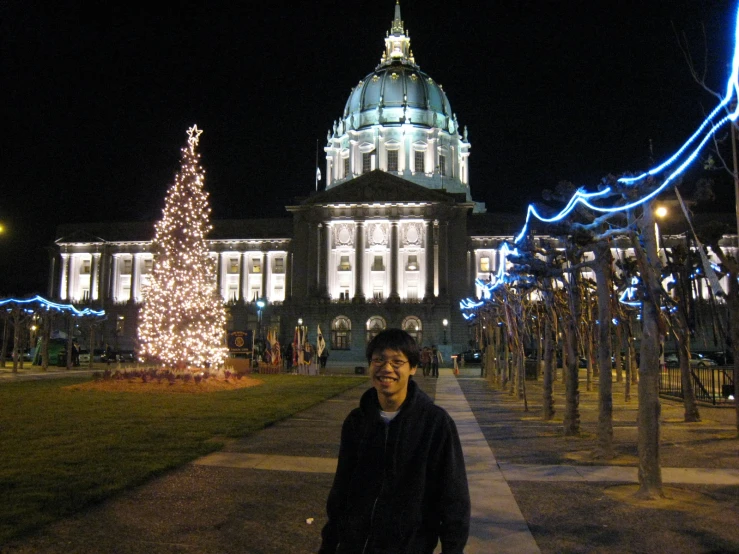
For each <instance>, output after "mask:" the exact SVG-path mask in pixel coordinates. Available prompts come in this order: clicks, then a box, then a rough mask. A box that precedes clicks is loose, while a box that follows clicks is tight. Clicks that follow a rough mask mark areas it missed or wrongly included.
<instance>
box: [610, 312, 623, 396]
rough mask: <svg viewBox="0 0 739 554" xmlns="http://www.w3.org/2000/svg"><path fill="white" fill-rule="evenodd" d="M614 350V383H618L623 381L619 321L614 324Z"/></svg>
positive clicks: (621, 340)
mask: <svg viewBox="0 0 739 554" xmlns="http://www.w3.org/2000/svg"><path fill="white" fill-rule="evenodd" d="M615 327H616V341H615V343H616V348H614V349H613V365H615V366H616V368H615V369H616V382H617V383H620V382H622V381H623V380H624V374H623V370H622V367H621V366H622V360H621V344H622V342H623V339H622V338H621V321H619V322H618V323H617V324H616V326H615Z"/></svg>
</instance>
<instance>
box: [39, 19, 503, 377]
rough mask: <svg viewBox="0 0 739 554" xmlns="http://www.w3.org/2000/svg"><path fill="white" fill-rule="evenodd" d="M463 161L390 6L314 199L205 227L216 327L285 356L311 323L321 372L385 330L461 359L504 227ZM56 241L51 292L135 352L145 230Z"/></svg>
mask: <svg viewBox="0 0 739 554" xmlns="http://www.w3.org/2000/svg"><path fill="white" fill-rule="evenodd" d="M337 109H340V107H337ZM470 149H471V145H470V142H469V140H468V134H467V129H466V127H464V128H460V125H459V123H458V120H457V116H456V115H455V114H454V112H453V111H452V108H451V105H450V102H449V99H448V98H447V95H446V92H445V91H444V89H443V88H442V86H441V84H439V83H437V82H436V81H435V80H434V79H433V78H432V77H430V76H429V75H428V74H427V73H425V72H424V71H422V70H421V69H420V67H419V66H418V65H417V64H416V61H415V58H414V55H413V52H412V51H411V44H410V38H409V36H408V33H407V32H406V31H405V29H404V25H403V21H402V19H401V13H400V5H399V4H396V5H395V14H394V19H393V21H392V23H391V28H390V31H389V32H388V33H387V36H386V37H385V49H384V51H383V53H382V56H381V59H380V63H379V65H378V66H377V67H376V68H375V69H374V71H372V72H371V73H369V74H368V75H366V76H365V77H364V78H363V79H361V80H360V81H359V82H358V83H357V85H356V86H355V87H354V88H353V89H352V90H351V91H350V92H349V96H348V99H347V101H346V104H345V106H344V109H343V112H342V113H341V117H340V118H338V119H337V120H336V121H335V122H334V123H333V126H332V128H331V130H330V131H329V133H328V136H327V141H326V145H325V147H324V152H325V155H326V165H325V173H326V180H325V183H326V186H325V189H324V190H322V191H320V192H316V193H314V194H311V195H310V196H309V197H308V198H306V199H305V200H303V201H300V202H296V203H294V204H293V205H290V206H287V207H286V209H287V212H288V214H289V217H286V218H284V219H250V220H231V221H223V220H220V221H219V220H215V221H213V225H214V230H213V232H212V233H211V234H210V235H209V237H208V240H209V245H210V250H211V255H212V257H213V259H214V261H215V263H216V267H217V282H218V287H219V290H220V292H221V295H222V297H223V299H224V301H225V302H226V303H227V305H228V310H229V320H228V326H229V331H232V332H241V331H245V330H252V331H254V332H255V333H256V334H257V335H258V336H265V335H266V334H267V331H270V332H271V331H274V333H275V335H276V336H277V337H278V338H279V339H280V342H281V343H282V344H286V343H290V342H292V340H293V335H294V331H295V328H296V326H297V325H302V326H304V327H307V330H308V339H309V340H310V341H311V342H313V343H315V342H316V338H317V337H316V333H317V330H318V327H319V326H320V329H321V331H322V334H323V336H324V338H325V339H326V344H327V346H328V348H329V350H330V352H331V354H330V358H329V363H330V364H345V365H346V364H351V365H354V364H356V365H359V363H362V360H363V358H364V349H365V347H366V344H367V342H368V341H369V340H370V339H371V338H372V337H373V336H374V335H375V334H376V333H378V332H379V331H380V330H382V329H384V328H388V327H401V328H404V329H406V330H407V331H409V332H410V333H411V334H413V335H414V336H415V337H416V338H417V340H418V341H419V342H420V343H421V344H423V345H432V344H436V345H438V346H439V347H440V349H441V350H442V351H443V352H445V353H446V354H451V353H453V352H459V351H462V350H465V349H467V348H468V347H469V346H468V343H469V340H470V339H471V338H473V337H474V331H473V330H471V329H469V328H468V326H467V324H466V322H465V320H464V319H463V317H462V316H461V314H460V311H459V302H460V300H461V299H463V298H468V297H472V296H475V295H477V296H479V294H480V291H479V290H476V287H475V280H476V279H477V278H482V279H488V278H490V276H491V274H493V273H494V272H495V271H496V263H497V260H496V247H497V245H498V244H499V243H500V242H501V241H502V240H510V239H511V237H512V236H513V233H514V232H515V231H516V230H517V229H516V225H515V224H516V223H517V222H516V221H512V220H511V218H509V217H508V216H505V215H501V214H489V213H485V207H484V205H483V204H481V203H477V202H475V201H473V199H472V194H471V191H470V179H469V156H470ZM309 186H311V188H312V183H311V184H310V185H309ZM306 188H307V187H306ZM492 229H495V232H493V231H491V230H492ZM491 233H492V234H491ZM57 237H59V238H58V239H57V241H56V242H55V247H56V248H57V249H58V256H57V257H56V259H55V261H54V263H53V265H52V268H51V277H50V280H49V283H50V284H49V295H50V296H51V297H53V298H57V299H59V300H64V301H67V302H69V301H72V302H86V303H90V304H92V305H95V306H98V307H102V308H105V309H106V310H107V311H108V313H109V318H108V323H107V325H108V327H107V328H106V329H105V330H104V331H103V332H102V333H101V335H100V337H99V338H98V339H96V341H98V342H100V343H101V344H104V343H111V344H113V343H115V344H116V345H117V347H118V348H122V349H134V348H135V338H136V321H137V318H138V310H139V307H140V303H141V302H142V300H143V295H144V293H145V290H146V287H147V283H148V275H149V273H150V271H151V267H152V263H153V255H152V254H151V251H150V250H151V248H150V246H151V240H152V238H153V224H145V223H144V224H142V223H130V224H124V225H121V224H115V225H113V224H87V225H63V226H60V228H59V229H58V231H57ZM90 346H91V347H96V346H98V345H90Z"/></svg>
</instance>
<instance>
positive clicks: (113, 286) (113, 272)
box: [110, 254, 120, 302]
mask: <svg viewBox="0 0 739 554" xmlns="http://www.w3.org/2000/svg"><path fill="white" fill-rule="evenodd" d="M119 262H120V258H119V255H118V254H113V263H112V264H111V268H110V298H111V299H112V300H113V302H118V265H119Z"/></svg>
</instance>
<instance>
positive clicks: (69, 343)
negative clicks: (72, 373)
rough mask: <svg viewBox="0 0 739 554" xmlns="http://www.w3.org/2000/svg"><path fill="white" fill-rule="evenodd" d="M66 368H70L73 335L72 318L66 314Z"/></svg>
mask: <svg viewBox="0 0 739 554" xmlns="http://www.w3.org/2000/svg"><path fill="white" fill-rule="evenodd" d="M67 318H68V319H67V369H68V370H70V369H72V343H73V341H74V337H73V336H72V334H73V333H74V318H73V317H72V316H71V315H68V316H67Z"/></svg>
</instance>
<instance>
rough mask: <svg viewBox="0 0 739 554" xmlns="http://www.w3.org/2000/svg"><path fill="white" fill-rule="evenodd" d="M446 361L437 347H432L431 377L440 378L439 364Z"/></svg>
mask: <svg viewBox="0 0 739 554" xmlns="http://www.w3.org/2000/svg"><path fill="white" fill-rule="evenodd" d="M443 361H444V358H442V356H441V351H440V350H439V349H438V348H436V345H433V346H432V347H431V377H437V378H438V377H439V364H440V363H442V362H443Z"/></svg>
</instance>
